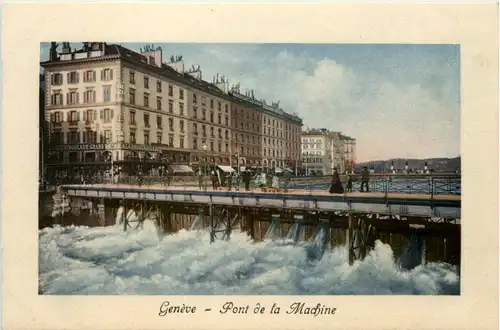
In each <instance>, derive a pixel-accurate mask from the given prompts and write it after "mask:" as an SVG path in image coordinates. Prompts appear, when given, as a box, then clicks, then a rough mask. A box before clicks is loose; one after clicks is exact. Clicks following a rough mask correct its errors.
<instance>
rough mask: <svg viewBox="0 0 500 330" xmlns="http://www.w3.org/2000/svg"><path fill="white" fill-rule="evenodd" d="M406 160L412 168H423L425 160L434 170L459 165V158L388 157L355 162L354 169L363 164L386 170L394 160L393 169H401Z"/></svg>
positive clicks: (444, 170)
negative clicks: (387, 158) (386, 158)
mask: <svg viewBox="0 0 500 330" xmlns="http://www.w3.org/2000/svg"><path fill="white" fill-rule="evenodd" d="M407 161H408V167H409V168H412V169H423V168H424V166H425V162H427V167H428V168H429V169H432V170H434V171H436V172H453V171H455V170H456V169H459V168H460V166H461V158H460V157H455V158H428V159H403V158H396V159H389V160H374V161H370V162H365V163H359V164H356V170H361V169H362V168H363V167H364V166H368V168H369V169H373V170H375V171H376V172H380V171H387V170H389V169H390V168H391V163H392V162H394V168H395V169H403V168H404V167H405V165H406V162H407Z"/></svg>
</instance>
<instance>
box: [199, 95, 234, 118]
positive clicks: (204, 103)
mask: <svg viewBox="0 0 500 330" xmlns="http://www.w3.org/2000/svg"><path fill="white" fill-rule="evenodd" d="M193 104H198V96H197V95H196V93H193ZM201 105H202V106H206V105H207V101H206V97H205V96H202V97H201ZM213 108H214V100H213V99H210V109H213ZM217 110H219V111H222V103H221V102H220V101H217ZM224 110H225V112H226V113H229V105H228V104H225V105H224Z"/></svg>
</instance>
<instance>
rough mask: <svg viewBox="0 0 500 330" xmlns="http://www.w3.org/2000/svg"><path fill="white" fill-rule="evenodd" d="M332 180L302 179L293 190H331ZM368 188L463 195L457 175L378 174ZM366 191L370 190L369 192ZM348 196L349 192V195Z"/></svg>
mask: <svg viewBox="0 0 500 330" xmlns="http://www.w3.org/2000/svg"><path fill="white" fill-rule="evenodd" d="M331 179H332V176H322V177H311V178H310V179H309V177H299V178H293V179H291V180H290V184H289V188H290V189H307V190H328V189H329V188H330V183H331ZM361 181H362V180H361V175H353V176H352V191H353V192H354V191H360V190H361V189H360V188H361ZM341 182H342V185H343V187H344V190H347V188H348V187H347V186H348V185H347V177H346V176H341ZM368 187H369V191H371V192H381V193H385V194H388V193H404V194H426V195H431V196H433V195H460V194H461V176H460V175H457V174H433V175H426V174H416V175H415V174H413V175H412V174H408V175H401V174H399V175H398V174H396V175H394V174H376V175H373V174H372V175H370V177H369V179H368ZM365 191H366V188H365ZM346 192H347V191H346Z"/></svg>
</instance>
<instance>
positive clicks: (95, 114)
mask: <svg viewBox="0 0 500 330" xmlns="http://www.w3.org/2000/svg"><path fill="white" fill-rule="evenodd" d="M94 120H97V110H94Z"/></svg>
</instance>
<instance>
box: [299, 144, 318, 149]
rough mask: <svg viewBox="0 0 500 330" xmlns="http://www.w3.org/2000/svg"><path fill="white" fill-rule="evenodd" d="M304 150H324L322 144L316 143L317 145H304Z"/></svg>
mask: <svg viewBox="0 0 500 330" xmlns="http://www.w3.org/2000/svg"><path fill="white" fill-rule="evenodd" d="M302 149H323V144H322V143H315V144H307V143H304V144H302Z"/></svg>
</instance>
